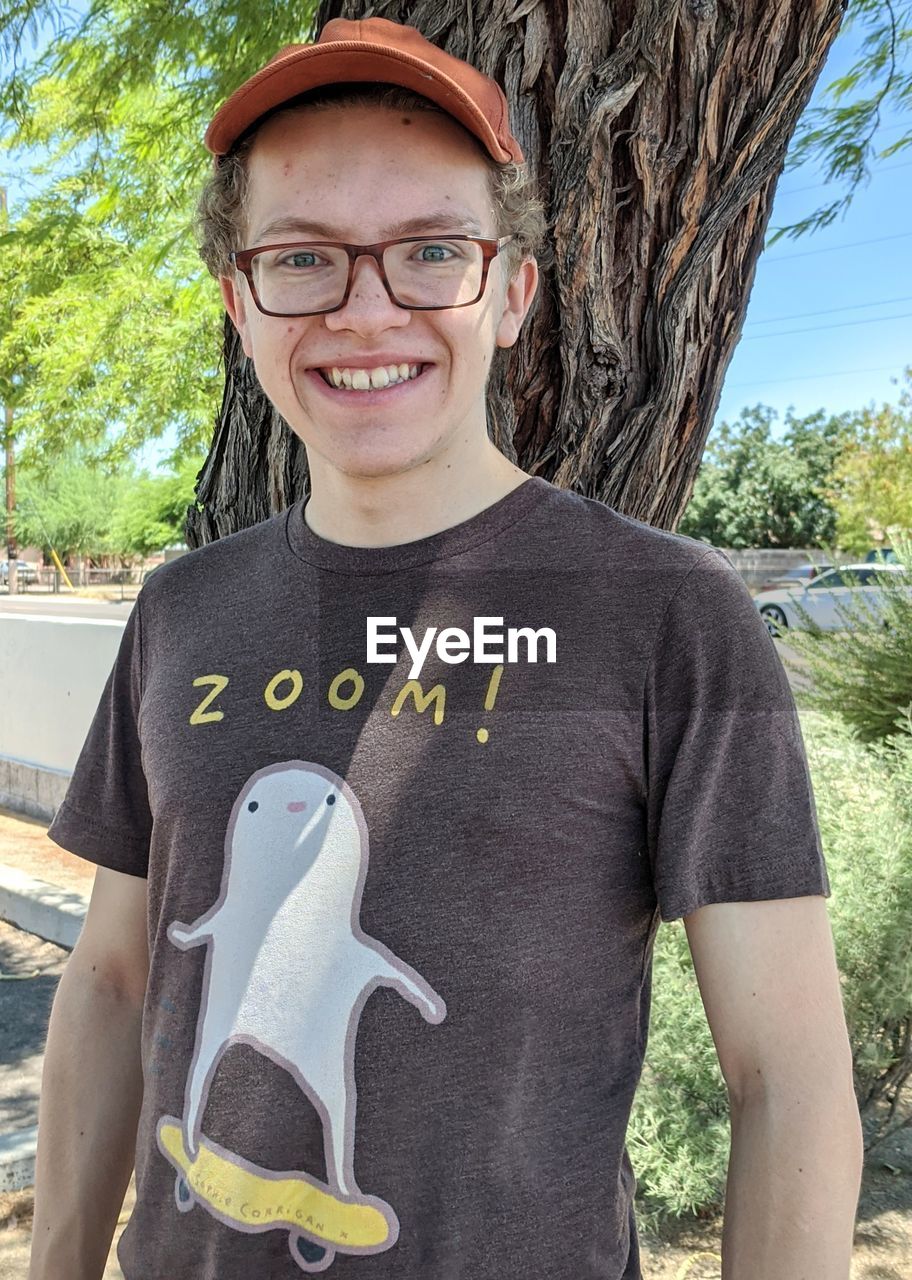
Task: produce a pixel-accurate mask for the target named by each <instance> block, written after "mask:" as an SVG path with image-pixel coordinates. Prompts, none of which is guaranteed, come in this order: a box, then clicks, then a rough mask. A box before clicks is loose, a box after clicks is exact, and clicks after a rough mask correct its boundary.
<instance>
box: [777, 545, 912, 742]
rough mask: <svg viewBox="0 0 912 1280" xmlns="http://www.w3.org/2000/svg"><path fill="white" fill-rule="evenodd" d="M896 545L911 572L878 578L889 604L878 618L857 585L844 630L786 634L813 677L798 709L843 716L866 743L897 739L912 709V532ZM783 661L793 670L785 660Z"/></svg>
mask: <svg viewBox="0 0 912 1280" xmlns="http://www.w3.org/2000/svg"><path fill="white" fill-rule="evenodd" d="M892 541H893V547H894V549H895V551H896V554H897V557H898V559H899V561H900V563H901V564H904V565H906V566H907V570H908V572H907V573H906V574H903V575H898V574H895V573H882V574H879V575H878V578H879V581H880V582H881V584H882V585H883V588H884V600H885V605H884V609H883V612H882V615H881V616H880V617H877V618H872V615H871V611H870V610H869V609H868V608H867V606H866V603H865V599H864V589H863V588H861V587H854V588H852V589H851V591H850V597H849V599H850V603H849V604H848V605H847V607H846V610H845V613H846V620H847V622H849V623H851V625H850V626H848V627H847V628H846V629H844V630H843V629H840V630H839V631H821V630H820V629H819V628H818V627H808V629H807V630H794V629H793V630H790V631H789V633H788V636H787V643H788V645H789V646H790V647H791V648H792V649H794V651H795V652H796V653H797V654H798V655H799V656H801V657H803V658H805V659H806V661H807V663H808V671H807V674H808V675H809V676H810V678H811V687H810V688H809V689H802V688H799V689H798V691H797V692H796V695H795V697H796V701H797V703H798V705H799V706H800V707H803V708H808V709H814V710H817V711H823V712H826V713H828V714H835V715H839V716H841V717H842V718H843V719H844V720H847V721H848V723H849V724H851V725H853V726H854V727H855V728H856V729H857V731H858V736H859V738H860V740H861V741H862V742H889V741H890V740H891V739H895V738H896V736H897V735H899V734H902V732H903V731H904V729H906V728H907V725H908V716H909V713H910V711H912V590H910V587H912V534H910V533H902V532H900V531H896V532H895V534H894V537H893V540H892ZM785 663H786V666H787V667H792V666H793V664H792V663H790V662H789V661H788V658H787V657H786V659H785ZM795 669H796V670H797V668H795Z"/></svg>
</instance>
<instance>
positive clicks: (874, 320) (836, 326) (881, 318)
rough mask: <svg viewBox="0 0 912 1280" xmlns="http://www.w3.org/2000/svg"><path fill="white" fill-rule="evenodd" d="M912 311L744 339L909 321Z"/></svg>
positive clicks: (777, 336) (758, 334)
mask: <svg viewBox="0 0 912 1280" xmlns="http://www.w3.org/2000/svg"><path fill="white" fill-rule="evenodd" d="M910 316H912V311H903V312H902V313H901V314H900V315H898V316H871V317H869V318H868V319H867V320H839V321H837V322H836V324H815V325H812V326H811V327H810V329H779V330H777V331H776V332H775V333H752V334H749V335H748V337H746V338H743V339H742V341H743V342H756V341H757V339H758V338H785V337H787V336H788V335H789V334H792V333H821V332H822V331H823V330H824V329H852V328H854V327H855V326H856V325H859V324H883V322H884V321H885V320H908V318H909V317H910Z"/></svg>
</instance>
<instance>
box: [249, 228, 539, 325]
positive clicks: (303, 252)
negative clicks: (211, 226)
mask: <svg viewBox="0 0 912 1280" xmlns="http://www.w3.org/2000/svg"><path fill="white" fill-rule="evenodd" d="M515 238H516V237H515V236H513V235H509V236H501V238H500V239H499V240H486V239H482V238H479V237H478V236H463V235H454V236H445V237H443V238H441V237H439V236H419V237H418V238H417V239H416V238H412V239H408V240H381V241H379V242H378V243H377V244H344V243H342V242H341V241H338V240H312V241H308V242H306V243H301V242H298V241H294V242H292V243H289V244H269V245H263V246H262V247H260V248H257V249H238V250H236V251H234V252H233V253H231V254H229V257H230V259H231V261H232V262H233V263H234V265H235V267H236V268H237V269H238V271H240V272H241V273H242V274H243V275H244V276H245V278H246V280H247V283H248V284H249V286H250V292H251V294H252V296H253V300H254V302H255V303H256V305H257V307H258V308H259V310H260V311H262V312H263V314H264V315H267V316H315V315H325V314H326V313H327V312H329V311H339V310H341V308H342V307H344V306H345V304H346V302H347V301H348V296H349V293H350V292H351V286H352V279H353V278H354V272H355V262H356V261H357V260H358V258H360V257H364V256H366V257H371V258H373V259H374V261H375V262H376V263H377V266H378V268H379V270H380V278H381V279H382V281H383V287H384V288H385V289H386V292H387V294H388V295H389V297H390V298H391V299H392V301H393V302H394V303H395V304H396V306H398V307H404V308H406V309H407V310H409V311H441V310H444V309H445V308H450V307H470V306H472V304H473V303H475V302H478V300H479V299H480V298H481V295H482V294H483V293H484V290H485V284H486V283H487V279H488V268H489V267H490V265H491V262H492V261H493V259H494V258H496V257H497V255H498V253H500V251H501V249H502V248H503V246H504V245H505V244H507V243H508V241H510V240H514V239H515Z"/></svg>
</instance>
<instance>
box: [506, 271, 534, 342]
mask: <svg viewBox="0 0 912 1280" xmlns="http://www.w3.org/2000/svg"><path fill="white" fill-rule="evenodd" d="M537 288H538V263H537V262H536V261H535V259H534V258H523V260H522V262H521V263H520V264H519V267H518V268H517V271H516V274H515V275H514V277H513V279H512V280H511V281H510V283H509V284H508V285H507V289H506V293H505V295H504V304H503V314H502V315H501V317H500V324H499V325H498V326H497V346H498V347H512V346H513V344H514V342H515V341H516V339H517V338H518V337H519V331H520V329H521V328H522V326H523V321H524V320H525V318H526V316H527V315H528V312H529V308H530V307H531V305H532V299H533V298H534V297H535V291H536V289H537Z"/></svg>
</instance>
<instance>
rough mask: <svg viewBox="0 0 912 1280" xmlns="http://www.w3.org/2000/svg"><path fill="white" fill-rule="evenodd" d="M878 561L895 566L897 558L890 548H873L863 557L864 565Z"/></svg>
mask: <svg viewBox="0 0 912 1280" xmlns="http://www.w3.org/2000/svg"><path fill="white" fill-rule="evenodd" d="M878 561H883V563H884V564H896V563H897V561H898V557H897V555H896V552H895V551H894V550H893V548H892V547H875V549H874V550H873V551H869V552H868V554H867V555H866V556H865V564H875V563H877V562H878Z"/></svg>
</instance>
